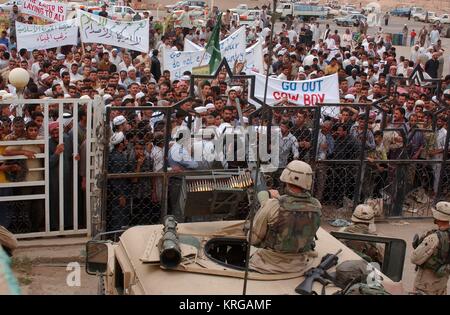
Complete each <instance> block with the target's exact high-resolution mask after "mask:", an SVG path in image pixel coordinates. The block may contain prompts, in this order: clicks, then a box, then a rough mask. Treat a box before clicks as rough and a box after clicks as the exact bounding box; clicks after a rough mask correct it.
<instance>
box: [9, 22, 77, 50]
mask: <svg viewBox="0 0 450 315" xmlns="http://www.w3.org/2000/svg"><path fill="white" fill-rule="evenodd" d="M16 32H17V49H18V50H20V49H22V48H25V49H27V50H33V49H47V48H54V47H61V46H64V45H76V44H77V40H78V26H77V24H76V20H67V21H64V22H58V23H53V24H49V25H34V24H26V23H20V22H16Z"/></svg>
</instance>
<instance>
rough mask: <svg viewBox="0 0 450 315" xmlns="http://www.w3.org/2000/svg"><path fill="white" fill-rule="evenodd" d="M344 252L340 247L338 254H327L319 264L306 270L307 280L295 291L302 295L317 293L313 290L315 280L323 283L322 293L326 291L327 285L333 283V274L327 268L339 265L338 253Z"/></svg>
mask: <svg viewBox="0 0 450 315" xmlns="http://www.w3.org/2000/svg"><path fill="white" fill-rule="evenodd" d="M340 252H342V249H339V250H338V252H337V253H336V254H326V255H325V256H323V257H322V260H321V262H320V264H319V266H317V267H314V268H311V269H309V270H308V271H306V272H305V274H304V276H305V280H303V282H302V283H300V284H299V285H298V286H297V287H296V288H295V292H297V293H298V294H302V295H311V294H317V293H316V292H315V291H313V290H312V287H313V283H314V281H318V282H320V283H321V284H322V285H323V289H322V294H323V293H324V290H325V286H326V285H327V284H329V283H331V279H332V278H331V276H330V275H329V274H328V273H327V270H328V269H330V268H331V267H333V266H336V265H337V262H338V259H339V257H338V255H339V253H340Z"/></svg>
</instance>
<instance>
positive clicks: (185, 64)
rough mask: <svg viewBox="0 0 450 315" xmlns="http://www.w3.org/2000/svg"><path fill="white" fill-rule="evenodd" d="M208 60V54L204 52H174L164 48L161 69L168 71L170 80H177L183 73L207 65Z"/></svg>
mask: <svg viewBox="0 0 450 315" xmlns="http://www.w3.org/2000/svg"><path fill="white" fill-rule="evenodd" d="M203 55H204V56H203ZM202 57H203V60H202ZM210 58H211V56H210V55H209V54H205V50H203V51H202V50H198V51H174V50H171V49H166V48H164V51H163V69H164V70H169V71H170V79H171V80H179V79H180V78H181V76H182V75H183V72H185V71H191V72H192V68H193V67H197V66H199V65H201V66H204V65H207V64H208V62H209V59H210ZM200 61H201V64H200Z"/></svg>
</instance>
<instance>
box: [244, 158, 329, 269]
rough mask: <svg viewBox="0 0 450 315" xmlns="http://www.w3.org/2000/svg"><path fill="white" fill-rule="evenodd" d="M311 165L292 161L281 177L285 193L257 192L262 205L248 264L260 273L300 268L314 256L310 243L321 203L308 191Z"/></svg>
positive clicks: (256, 220) (303, 267)
mask: <svg viewBox="0 0 450 315" xmlns="http://www.w3.org/2000/svg"><path fill="white" fill-rule="evenodd" d="M312 177H313V172H312V169H311V167H310V166H309V165H308V164H307V163H305V162H302V161H292V162H290V163H289V164H288V165H287V166H286V168H285V169H284V170H283V172H282V174H281V176H280V180H281V181H282V182H284V183H286V188H285V192H286V194H285V195H281V196H280V195H279V194H278V192H277V191H276V190H271V191H269V192H260V193H259V194H258V199H259V200H260V203H261V208H260V209H259V210H258V212H257V213H256V215H255V220H254V226H253V233H252V245H254V246H256V247H259V248H258V249H257V250H256V251H255V252H254V253H253V254H252V256H251V257H250V268H251V269H252V270H254V271H258V272H261V273H282V272H300V271H302V270H304V269H305V268H306V267H307V266H308V264H309V262H310V261H311V257H313V256H314V254H315V253H314V252H313V251H312V250H313V243H314V236H315V234H316V231H317V230H318V228H319V226H320V216H321V208H322V206H321V204H320V202H319V201H318V200H317V199H315V198H313V197H312V196H311V195H310V193H309V191H310V190H311V186H312Z"/></svg>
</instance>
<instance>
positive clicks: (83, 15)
mask: <svg viewBox="0 0 450 315" xmlns="http://www.w3.org/2000/svg"><path fill="white" fill-rule="evenodd" d="M77 18H78V26H79V27H80V36H81V41H82V42H84V43H99V44H107V45H112V46H117V47H123V48H127V49H131V50H136V51H141V52H148V39H149V22H148V19H143V20H139V21H134V22H124V21H114V20H110V19H108V18H104V17H101V16H98V15H94V14H91V13H88V12H84V11H81V10H78V11H77Z"/></svg>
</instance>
